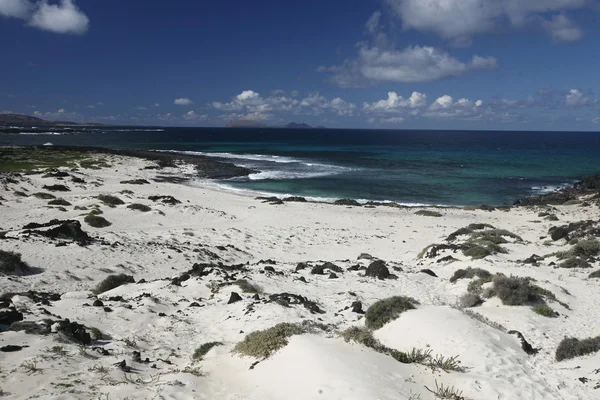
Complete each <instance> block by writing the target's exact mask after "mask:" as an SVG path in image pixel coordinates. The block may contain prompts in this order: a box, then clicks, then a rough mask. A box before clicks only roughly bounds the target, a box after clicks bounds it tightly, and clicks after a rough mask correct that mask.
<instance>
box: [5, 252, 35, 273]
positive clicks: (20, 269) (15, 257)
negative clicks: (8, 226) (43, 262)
mask: <svg viewBox="0 0 600 400" xmlns="http://www.w3.org/2000/svg"><path fill="white" fill-rule="evenodd" d="M27 270H29V265H28V264H27V263H26V262H24V261H23V260H21V254H19V253H13V252H12V251H4V250H0V274H4V275H19V274H22V273H24V272H26V271H27Z"/></svg>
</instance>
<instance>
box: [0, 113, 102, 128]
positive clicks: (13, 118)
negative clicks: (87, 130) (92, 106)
mask: <svg viewBox="0 0 600 400" xmlns="http://www.w3.org/2000/svg"><path fill="white" fill-rule="evenodd" d="M12 125H17V126H101V125H104V124H97V123H91V122H89V123H88V122H86V123H77V122H71V121H48V120H45V119H41V118H37V117H32V116H31V115H23V114H0V126H12Z"/></svg>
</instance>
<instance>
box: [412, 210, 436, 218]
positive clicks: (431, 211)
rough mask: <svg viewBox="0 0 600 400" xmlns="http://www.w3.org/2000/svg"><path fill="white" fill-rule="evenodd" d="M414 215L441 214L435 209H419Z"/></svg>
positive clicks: (428, 215) (429, 215)
mask: <svg viewBox="0 0 600 400" xmlns="http://www.w3.org/2000/svg"><path fill="white" fill-rule="evenodd" d="M415 215H422V216H425V217H441V216H442V214H441V213H439V212H437V211H433V210H419V211H417V212H416V213H415Z"/></svg>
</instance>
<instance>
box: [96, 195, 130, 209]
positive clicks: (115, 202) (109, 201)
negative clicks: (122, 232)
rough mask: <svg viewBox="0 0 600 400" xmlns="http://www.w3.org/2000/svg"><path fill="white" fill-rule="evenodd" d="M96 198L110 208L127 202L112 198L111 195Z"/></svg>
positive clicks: (115, 197)
mask: <svg viewBox="0 0 600 400" xmlns="http://www.w3.org/2000/svg"><path fill="white" fill-rule="evenodd" d="M96 198H97V199H98V200H100V201H101V202H103V203H104V204H106V205H107V206H109V207H116V206H120V205H122V204H125V202H124V201H123V200H121V199H120V198H118V197H117V196H111V195H109V194H100V195H98V196H96Z"/></svg>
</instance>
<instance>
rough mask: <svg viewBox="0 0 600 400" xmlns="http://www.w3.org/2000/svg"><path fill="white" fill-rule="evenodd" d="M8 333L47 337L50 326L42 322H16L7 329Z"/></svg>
mask: <svg viewBox="0 0 600 400" xmlns="http://www.w3.org/2000/svg"><path fill="white" fill-rule="evenodd" d="M8 330H9V331H14V332H25V333H29V334H30V335H47V334H49V333H50V325H49V324H45V323H43V322H41V323H38V322H35V321H17V322H13V323H12V324H11V325H10V326H9V327H8Z"/></svg>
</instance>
